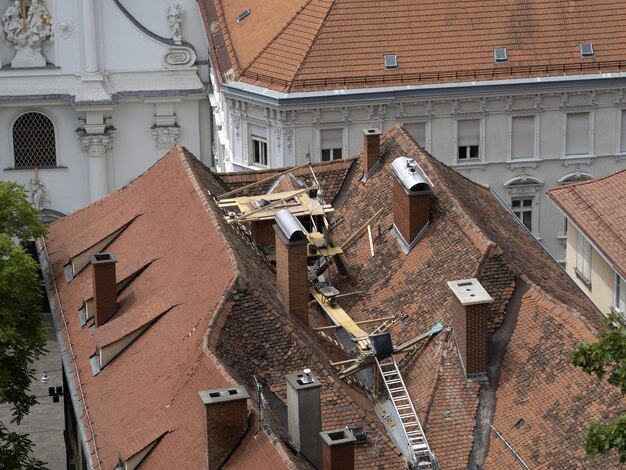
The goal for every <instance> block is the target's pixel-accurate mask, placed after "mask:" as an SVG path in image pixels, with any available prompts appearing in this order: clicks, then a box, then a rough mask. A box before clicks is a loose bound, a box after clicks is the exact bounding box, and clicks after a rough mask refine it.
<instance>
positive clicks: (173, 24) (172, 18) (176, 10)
mask: <svg viewBox="0 0 626 470" xmlns="http://www.w3.org/2000/svg"><path fill="white" fill-rule="evenodd" d="M167 22H168V24H169V25H170V31H171V32H172V39H173V40H174V42H175V43H176V44H182V41H183V35H182V31H181V28H182V22H183V9H182V7H181V6H180V5H179V4H178V3H175V4H173V5H170V7H169V8H168V9H167Z"/></svg>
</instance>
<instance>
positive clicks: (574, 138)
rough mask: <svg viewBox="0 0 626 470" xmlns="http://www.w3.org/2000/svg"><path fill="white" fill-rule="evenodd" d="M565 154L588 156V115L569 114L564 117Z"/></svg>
mask: <svg viewBox="0 0 626 470" xmlns="http://www.w3.org/2000/svg"><path fill="white" fill-rule="evenodd" d="M566 123H567V125H566V129H565V139H566V143H565V154H566V155H588V154H589V113H569V114H567V116H566Z"/></svg>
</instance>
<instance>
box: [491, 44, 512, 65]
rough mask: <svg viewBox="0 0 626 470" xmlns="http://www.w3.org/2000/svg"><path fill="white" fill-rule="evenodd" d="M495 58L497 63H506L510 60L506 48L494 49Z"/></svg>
mask: <svg viewBox="0 0 626 470" xmlns="http://www.w3.org/2000/svg"><path fill="white" fill-rule="evenodd" d="M493 58H494V59H495V60H496V62H506V61H507V60H509V58H508V56H507V55H506V48H505V47H496V48H494V50H493Z"/></svg>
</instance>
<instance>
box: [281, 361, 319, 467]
mask: <svg viewBox="0 0 626 470" xmlns="http://www.w3.org/2000/svg"><path fill="white" fill-rule="evenodd" d="M285 378H286V379H287V421H288V428H289V437H290V438H291V442H292V444H293V446H294V447H295V448H296V450H297V451H298V452H300V453H301V454H302V455H304V456H305V457H306V458H307V459H308V460H309V462H311V463H312V464H313V466H314V467H315V468H317V469H318V470H321V469H322V438H321V436H320V431H321V430H322V405H321V402H320V392H321V389H322V384H321V383H320V382H319V380H317V379H316V378H315V377H314V376H313V374H312V373H311V370H310V369H304V371H303V372H302V373H299V374H287V375H286V376H285Z"/></svg>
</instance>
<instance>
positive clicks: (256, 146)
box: [252, 135, 267, 166]
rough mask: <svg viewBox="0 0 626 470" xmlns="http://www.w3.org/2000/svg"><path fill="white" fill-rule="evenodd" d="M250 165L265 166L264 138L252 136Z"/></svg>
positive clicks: (265, 141)
mask: <svg viewBox="0 0 626 470" xmlns="http://www.w3.org/2000/svg"><path fill="white" fill-rule="evenodd" d="M252 163H256V164H257V165H264V166H267V140H266V139H265V138H264V137H259V136H258V135H253V136H252Z"/></svg>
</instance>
